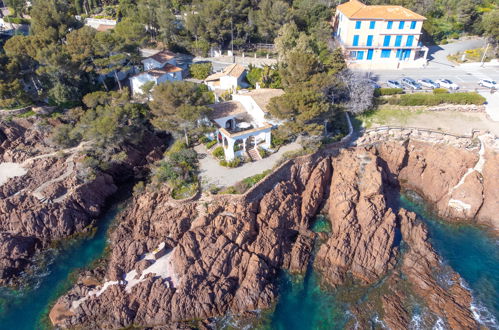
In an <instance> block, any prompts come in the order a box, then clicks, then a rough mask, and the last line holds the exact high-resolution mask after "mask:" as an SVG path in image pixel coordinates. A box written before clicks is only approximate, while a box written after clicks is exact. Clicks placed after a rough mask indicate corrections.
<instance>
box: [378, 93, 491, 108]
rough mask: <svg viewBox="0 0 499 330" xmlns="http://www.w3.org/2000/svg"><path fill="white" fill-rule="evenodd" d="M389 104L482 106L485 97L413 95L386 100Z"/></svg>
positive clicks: (475, 94)
mask: <svg viewBox="0 0 499 330" xmlns="http://www.w3.org/2000/svg"><path fill="white" fill-rule="evenodd" d="M385 101H387V102H388V103H389V104H392V105H401V106H420V105H426V106H432V105H440V104H474V105H482V104H484V103H485V97H483V96H482V95H480V94H478V93H476V92H463V93H445V92H444V93H438V92H437V93H432V94H426V93H414V94H403V95H397V96H392V97H390V98H389V99H386V100H385Z"/></svg>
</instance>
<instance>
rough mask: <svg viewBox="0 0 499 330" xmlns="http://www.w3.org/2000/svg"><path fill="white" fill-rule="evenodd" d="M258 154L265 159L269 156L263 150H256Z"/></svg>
mask: <svg viewBox="0 0 499 330" xmlns="http://www.w3.org/2000/svg"><path fill="white" fill-rule="evenodd" d="M258 153H259V154H260V157H262V158H265V157H267V156H268V155H269V152H268V151H267V150H265V149H263V148H258Z"/></svg>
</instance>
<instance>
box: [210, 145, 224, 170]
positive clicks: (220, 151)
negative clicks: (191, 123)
mask: <svg viewBox="0 0 499 330" xmlns="http://www.w3.org/2000/svg"><path fill="white" fill-rule="evenodd" d="M212 155H213V156H214V157H216V158H218V159H224V158H225V152H224V148H223V147H222V146H218V147H216V148H215V150H213V152H212ZM223 166H225V165H223Z"/></svg>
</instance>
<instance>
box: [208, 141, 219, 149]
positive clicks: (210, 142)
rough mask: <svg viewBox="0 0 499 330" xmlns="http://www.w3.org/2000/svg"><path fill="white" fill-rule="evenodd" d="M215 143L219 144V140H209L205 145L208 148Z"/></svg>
mask: <svg viewBox="0 0 499 330" xmlns="http://www.w3.org/2000/svg"><path fill="white" fill-rule="evenodd" d="M215 144H217V140H212V141H209V142H207V143H206V144H205V146H206V148H207V149H211V147H213V146H214V145H215Z"/></svg>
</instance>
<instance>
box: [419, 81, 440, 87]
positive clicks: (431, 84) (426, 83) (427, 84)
mask: <svg viewBox="0 0 499 330" xmlns="http://www.w3.org/2000/svg"><path fill="white" fill-rule="evenodd" d="M418 83H419V84H420V85H422V86H424V87H426V88H431V89H434V88H439V87H440V85H439V84H437V83H436V82H434V81H433V80H431V79H419V80H418Z"/></svg>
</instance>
